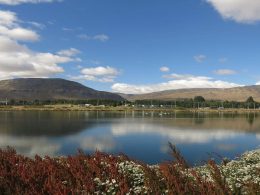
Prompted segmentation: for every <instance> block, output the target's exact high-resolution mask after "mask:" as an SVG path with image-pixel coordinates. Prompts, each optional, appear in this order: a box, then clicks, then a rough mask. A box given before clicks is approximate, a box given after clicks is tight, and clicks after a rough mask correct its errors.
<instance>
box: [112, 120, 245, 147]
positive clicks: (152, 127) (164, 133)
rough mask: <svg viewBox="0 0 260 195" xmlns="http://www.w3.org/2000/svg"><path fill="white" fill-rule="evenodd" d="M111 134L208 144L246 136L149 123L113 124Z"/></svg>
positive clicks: (222, 130) (221, 130) (236, 133)
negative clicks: (137, 135)
mask: <svg viewBox="0 0 260 195" xmlns="http://www.w3.org/2000/svg"><path fill="white" fill-rule="evenodd" d="M111 132H112V134H113V135H114V136H117V137H119V136H127V135H129V134H154V135H159V136H161V137H165V138H168V139H169V141H173V142H174V143H207V142H211V141H213V140H224V139H230V138H234V137H238V136H241V135H245V133H241V132H240V133H239V132H234V131H229V130H226V129H208V130H197V129H196V130H194V129H184V128H176V127H167V126H162V125H156V124H148V123H135V124H131V125H129V123H119V124H113V125H112V127H111Z"/></svg>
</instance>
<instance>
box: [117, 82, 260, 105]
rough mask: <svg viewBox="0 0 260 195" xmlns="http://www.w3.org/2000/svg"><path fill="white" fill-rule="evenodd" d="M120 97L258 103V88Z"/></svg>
mask: <svg viewBox="0 0 260 195" xmlns="http://www.w3.org/2000/svg"><path fill="white" fill-rule="evenodd" d="M120 95H121V96H122V97H124V98H126V99H127V100H130V101H133V100H145V99H155V100H156V99H158V100H174V99H186V98H194V97H195V96H203V97H204V98H205V99H207V100H229V101H232V100H233V101H245V100H246V99H247V98H248V97H249V96H253V98H254V100H255V101H259V102H260V86H258V85H254V86H246V87H235V88H229V89H215V88H210V89H178V90H168V91H160V92H154V93H148V94H140V95H126V94H120Z"/></svg>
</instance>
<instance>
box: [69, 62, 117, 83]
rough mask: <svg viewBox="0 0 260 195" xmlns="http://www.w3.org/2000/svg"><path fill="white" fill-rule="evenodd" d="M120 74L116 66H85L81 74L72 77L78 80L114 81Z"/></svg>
mask: <svg viewBox="0 0 260 195" xmlns="http://www.w3.org/2000/svg"><path fill="white" fill-rule="evenodd" d="M118 75H119V71H118V70H117V69H116V68H113V67H110V66H106V67H103V66H98V67H90V68H83V69H82V70H81V75H79V76H76V77H72V79H77V80H89V81H97V82H114V79H115V78H116V77H117V76H118Z"/></svg>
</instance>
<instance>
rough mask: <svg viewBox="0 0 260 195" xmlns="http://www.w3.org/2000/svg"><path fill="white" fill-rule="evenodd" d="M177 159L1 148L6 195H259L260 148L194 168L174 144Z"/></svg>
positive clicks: (0, 181) (0, 179)
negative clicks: (32, 153)
mask: <svg viewBox="0 0 260 195" xmlns="http://www.w3.org/2000/svg"><path fill="white" fill-rule="evenodd" d="M171 149H172V155H173V157H174V158H175V160H174V161H172V162H164V163H161V164H158V165H154V166H149V165H147V164H144V163H141V162H137V161H133V160H131V159H129V158H128V157H127V156H124V155H120V156H111V155H108V154H104V153H99V152H96V153H95V154H93V155H91V156H90V155H85V154H83V153H80V152H79V153H78V154H77V155H75V156H69V157H59V158H50V157H44V158H41V157H39V156H36V157H35V158H34V159H30V158H27V157H24V156H21V155H18V154H16V152H15V151H14V150H12V149H7V150H0V170H1V171H0V191H1V192H2V193H3V194H258V193H260V184H259V182H260V151H257V150H256V151H251V152H248V153H245V154H243V155H242V156H241V157H240V158H238V159H236V160H233V161H227V160H224V161H223V163H222V164H221V165H217V164H215V162H214V161H211V160H210V161H208V163H207V164H206V165H205V166H201V167H189V166H188V165H187V163H186V162H185V160H184V159H183V158H182V157H181V155H180V154H179V152H178V151H177V150H176V148H175V147H174V146H171Z"/></svg>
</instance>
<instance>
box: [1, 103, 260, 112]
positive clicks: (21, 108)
mask: <svg viewBox="0 0 260 195" xmlns="http://www.w3.org/2000/svg"><path fill="white" fill-rule="evenodd" d="M0 111H145V112H210V113H219V112H229V113H231V112H233V113H248V112H260V109H243V108H237V109H236V108H233V109H231V108H229V109H208V108H207V109H206V108H205V109H203V108H200V109H197V108H133V107H125V106H117V107H110V106H106V107H103V106H92V107H85V106H79V105H70V104H58V105H39V106H35V105H32V106H0Z"/></svg>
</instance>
